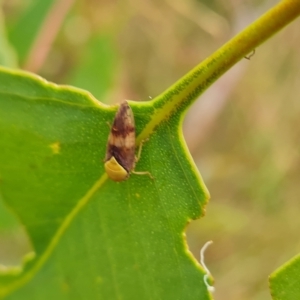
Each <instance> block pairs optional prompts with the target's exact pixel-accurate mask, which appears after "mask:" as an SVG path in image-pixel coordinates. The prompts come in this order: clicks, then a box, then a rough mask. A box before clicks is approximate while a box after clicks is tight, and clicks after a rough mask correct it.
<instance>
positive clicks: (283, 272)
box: [269, 255, 300, 300]
mask: <svg viewBox="0 0 300 300" xmlns="http://www.w3.org/2000/svg"><path fill="white" fill-rule="evenodd" d="M299 274H300V255H297V256H296V257H294V258H293V259H291V260H290V261H289V262H287V263H286V264H284V265H283V266H281V267H280V268H279V269H278V270H277V271H275V272H274V273H273V274H272V275H271V276H270V279H269V281H270V290H271V295H272V298H273V299H274V300H294V299H300V285H299Z"/></svg>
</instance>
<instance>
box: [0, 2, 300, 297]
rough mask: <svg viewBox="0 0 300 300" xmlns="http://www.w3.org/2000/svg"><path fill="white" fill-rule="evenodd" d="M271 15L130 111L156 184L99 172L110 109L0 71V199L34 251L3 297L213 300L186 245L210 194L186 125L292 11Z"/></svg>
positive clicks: (10, 277)
mask: <svg viewBox="0 0 300 300" xmlns="http://www.w3.org/2000/svg"><path fill="white" fill-rule="evenodd" d="M287 3H289V5H288V7H287V8H286V10H284V8H285V6H286V5H287ZM291 3H293V5H292V4H291ZM278 7H279V8H281V9H278ZM278 7H277V8H276V9H274V10H272V11H271V12H270V13H268V14H266V15H265V16H263V17H262V18H261V19H260V20H259V21H257V22H255V23H254V24H253V25H251V26H249V27H248V28H247V29H246V30H245V31H244V32H243V33H241V34H240V35H238V36H237V37H235V38H234V39H232V40H231V41H230V42H229V43H227V44H226V45H225V46H223V47H222V48H221V49H220V50H219V51H217V52H216V53H215V54H213V55H212V56H211V57H209V58H208V59H206V60H205V61H204V62H203V63H202V64H200V65H199V66H197V67H196V68H195V69H194V70H192V71H191V72H190V73H188V74H187V75H186V76H184V77H183V78H182V79H181V80H179V81H178V82H177V83H175V85H174V86H172V87H170V88H169V89H168V90H167V91H166V92H164V93H163V94H162V95H159V96H158V97H156V98H155V99H154V100H153V101H151V102H147V103H139V104H138V103H134V102H130V105H131V107H132V109H133V112H134V116H135V119H136V127H137V134H138V137H137V145H138V144H140V143H141V142H142V141H143V140H146V139H148V140H147V142H146V143H145V145H144V148H143V152H142V156H141V160H140V161H139V163H138V164H137V167H136V170H137V171H150V172H151V174H152V175H153V176H154V178H155V179H154V180H152V179H150V178H149V177H148V176H136V175H132V176H131V177H130V179H129V180H128V181H125V182H121V183H116V182H112V181H110V180H108V178H107V176H106V174H105V173H104V168H103V158H104V155H105V148H106V147H105V145H106V141H107V137H108V134H109V126H107V122H109V123H111V122H112V120H113V117H114V114H115V112H116V109H117V108H116V107H112V108H111V107H108V106H104V105H103V104H101V103H99V102H98V101H97V100H96V99H94V98H93V97H92V96H91V95H90V94H89V93H87V92H84V91H82V90H79V89H75V88H71V87H59V86H56V85H54V84H51V83H48V82H46V81H44V80H43V79H41V78H39V77H35V76H33V75H30V74H27V73H22V72H13V71H9V70H6V69H0V136H1V139H0V189H1V193H2V195H3V198H4V200H5V202H6V204H7V205H8V206H9V207H10V208H11V209H12V210H13V211H15V212H16V214H17V215H18V217H19V219H20V220H21V222H22V224H23V225H24V227H25V228H26V230H27V232H28V235H29V237H30V239H31V242H32V246H33V249H34V251H35V254H34V255H28V256H27V257H26V259H25V261H24V264H23V266H22V269H18V268H15V269H8V270H7V271H6V272H4V271H3V272H2V275H1V276H0V297H2V298H6V299H67V298H68V299H210V298H211V296H210V294H209V293H208V291H207V288H206V286H205V284H204V281H203V276H204V271H203V270H202V268H201V267H200V266H199V265H198V264H197V263H196V261H195V259H194V258H193V257H192V256H191V254H190V253H189V252H188V249H187V247H186V243H185V240H184V230H185V227H186V225H187V223H188V222H189V221H190V220H191V219H196V218H199V217H200V216H202V215H203V213H204V209H205V205H206V203H207V199H208V192H207V191H206V188H205V186H204V184H203V182H202V180H201V177H200V175H199V174H198V172H197V170H196V168H195V166H194V164H193V162H192V160H191V157H190V155H189V153H188V151H187V149H186V146H185V143H184V141H183V138H182V132H181V124H182V119H183V116H184V113H185V111H186V109H187V108H188V107H189V106H190V105H191V103H192V102H193V101H194V100H195V99H196V97H197V96H198V95H199V94H200V93H202V92H203V91H204V90H205V89H207V87H208V86H209V85H210V84H212V83H213V82H214V81H215V80H216V79H217V78H218V77H219V76H221V75H222V74H223V73H224V72H225V71H226V70H228V69H229V68H230V67H231V66H232V65H234V64H235V63H236V62H237V61H239V60H240V59H242V58H243V57H244V56H245V55H246V54H247V53H250V52H251V50H252V49H253V48H255V47H257V46H258V45H259V44H260V43H262V42H263V41H264V40H266V39H267V38H268V37H270V35H271V34H274V32H276V31H278V30H279V29H280V28H282V27H283V26H285V25H286V24H287V23H288V22H290V21H291V20H292V19H294V18H295V17H296V16H297V15H298V14H299V13H300V3H296V2H289V1H284V2H281V3H280V4H279V5H278ZM266 24H268V25H269V26H266Z"/></svg>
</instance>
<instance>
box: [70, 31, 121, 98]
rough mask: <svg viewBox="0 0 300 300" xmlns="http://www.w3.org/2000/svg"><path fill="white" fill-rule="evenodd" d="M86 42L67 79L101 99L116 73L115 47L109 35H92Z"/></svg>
mask: <svg viewBox="0 0 300 300" xmlns="http://www.w3.org/2000/svg"><path fill="white" fill-rule="evenodd" d="M88 43H89V45H88V46H87V47H86V48H85V49H84V51H83V53H81V55H80V56H81V59H80V61H79V63H78V65H77V67H76V68H74V69H73V70H72V74H70V78H69V79H68V80H67V81H68V82H69V83H70V84H72V85H74V86H77V87H80V88H84V89H86V90H88V91H90V92H91V93H92V94H93V95H94V96H95V97H97V98H98V99H103V98H104V96H105V94H106V93H107V91H108V90H109V89H110V88H111V86H112V82H113V79H114V77H115V74H116V71H115V65H116V54H115V49H114V47H113V46H112V41H111V37H109V36H107V35H98V36H96V37H93V38H92V39H91V40H90V41H89V42H88Z"/></svg>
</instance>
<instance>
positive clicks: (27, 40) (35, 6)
mask: <svg viewBox="0 0 300 300" xmlns="http://www.w3.org/2000/svg"><path fill="white" fill-rule="evenodd" d="M53 3H54V0H43V1H40V0H33V1H30V4H29V5H28V6H27V7H26V8H25V10H24V12H23V13H22V15H21V17H20V18H18V20H17V22H16V23H14V24H13V25H12V26H11V27H10V28H9V32H8V35H9V39H10V41H11V43H12V45H13V46H14V48H15V50H16V51H17V53H18V57H19V59H20V62H21V63H22V62H23V61H24V59H25V58H26V56H27V55H28V52H29V51H30V48H31V46H32V44H33V42H34V40H35V38H36V36H37V34H38V33H39V30H40V28H41V24H42V23H43V22H44V19H45V17H46V15H47V13H48V11H49V9H50V8H51V6H52V4H53Z"/></svg>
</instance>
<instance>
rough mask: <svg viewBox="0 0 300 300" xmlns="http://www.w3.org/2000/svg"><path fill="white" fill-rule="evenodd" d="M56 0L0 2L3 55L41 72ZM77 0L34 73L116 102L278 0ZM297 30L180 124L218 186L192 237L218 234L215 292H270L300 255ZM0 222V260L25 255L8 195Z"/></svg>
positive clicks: (152, 90) (194, 247) (240, 69)
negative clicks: (273, 280)
mask: <svg viewBox="0 0 300 300" xmlns="http://www.w3.org/2000/svg"><path fill="white" fill-rule="evenodd" d="M58 2H60V3H61V5H63V3H64V2H68V1H66V0H62V1H53V0H52V1H44V0H30V1H29V0H28V1H22V0H13V1H12V0H2V2H0V3H1V7H2V13H3V16H4V22H5V25H6V31H7V33H6V36H7V37H8V39H7V40H6V39H5V35H4V33H3V34H2V33H1V31H0V34H1V39H0V41H1V40H5V42H6V44H4V43H2V42H1V43H0V54H1V55H0V58H1V64H6V65H8V66H12V67H15V62H14V59H11V57H14V53H17V54H18V59H19V67H20V68H25V69H29V70H34V67H31V66H30V64H28V57H29V56H30V54H32V53H33V50H32V49H33V45H34V43H35V41H36V38H37V37H38V35H39V34H41V33H42V35H43V36H50V34H48V32H47V30H49V28H54V27H55V26H50V27H48V29H47V28H46V27H43V24H44V23H45V19H47V20H48V22H49V24H50V25H51V24H57V19H58V16H57V14H54V13H53V10H51V9H52V8H53V5H57V3H58ZM69 2H70V3H71V4H70V6H69V9H68V10H67V12H66V13H65V16H64V18H63V22H61V24H59V25H60V26H59V29H58V30H57V33H56V34H55V38H54V40H53V43H52V42H51V43H50V44H47V43H46V42H45V44H44V46H45V47H46V48H47V52H46V56H45V59H44V60H43V61H42V64H41V66H40V67H39V68H36V69H35V70H34V72H36V73H38V74H40V75H41V76H43V77H45V78H46V79H47V80H50V81H53V82H55V83H58V84H74V85H76V86H78V87H80V88H84V89H87V90H89V91H90V92H91V93H93V94H94V95H95V96H96V97H97V98H98V99H99V100H100V101H102V102H106V103H113V102H120V101H121V100H123V99H131V100H136V101H139V100H140V101H146V100H147V99H149V97H154V96H156V95H158V94H159V93H160V92H162V91H163V90H165V89H166V88H167V87H168V86H169V85H171V84H172V83H173V82H174V81H176V80H177V79H179V78H180V77H181V76H182V75H184V74H185V73H186V72H187V71H189V70H190V69H191V68H192V67H194V66H195V65H196V64H198V63H199V62H200V61H201V60H203V59H205V58H206V57H207V56H208V55H209V54H210V53H212V52H213V51H215V50H217V49H218V47H220V46H221V45H222V44H223V43H225V42H226V41H227V40H228V39H230V38H231V37H232V36H234V34H235V33H236V32H238V31H240V30H241V29H242V28H244V27H245V26H246V25H247V24H249V23H251V21H253V20H255V18H256V17H258V16H260V15H261V14H262V13H264V12H265V11H266V10H267V9H268V8H270V7H272V6H273V5H275V4H276V3H277V2H278V1H275V0H265V1H261V0H248V1H234V0H229V1H225V0H214V1H199V0H198V1H196V0H193V1H192V0H189V1H175V2H173V1H171V0H164V1H151V2H150V1H137V0H128V1H121V2H117V1H92V0H89V1H82V0H81V1H79V0H78V1H73V2H72V1H69ZM0 15H1V14H0ZM51 22H52V23H51ZM43 28H44V32H43V31H42V32H41V30H42V29H43ZM299 28H300V20H299V19H298V20H296V21H295V22H293V23H292V24H291V25H290V26H288V27H287V28H286V29H284V30H283V31H282V32H280V33H279V34H277V35H276V36H274V37H273V38H272V39H270V40H269V41H267V42H266V43H265V44H264V45H262V46H261V47H259V48H258V49H256V51H255V55H254V56H253V57H252V58H251V59H250V60H246V59H245V60H243V61H241V62H240V63H239V64H238V65H237V66H236V67H235V68H234V70H233V71H232V72H229V74H226V75H225V76H223V78H221V79H220V80H219V81H218V82H217V83H216V84H214V85H213V86H212V87H211V88H210V89H209V91H208V92H207V93H206V94H204V95H203V96H202V97H201V99H199V104H200V105H198V103H195V105H194V107H193V109H191V111H190V113H189V114H188V115H187V118H186V122H185V124H184V132H185V135H186V140H187V143H188V145H189V147H190V149H191V152H192V155H193V157H194V160H195V162H196V164H197V165H198V167H199V170H200V172H201V174H202V176H203V178H204V181H205V183H206V185H207V187H208V189H209V190H210V193H211V202H210V204H209V205H208V207H207V215H206V217H205V218H203V219H201V220H198V221H194V222H192V223H191V224H190V225H189V227H188V229H187V240H188V244H189V247H190V250H191V251H192V252H193V253H194V255H195V257H196V258H197V259H199V250H200V248H201V247H202V246H203V244H204V243H205V242H206V241H208V240H213V241H214V244H213V245H212V246H211V247H210V248H209V249H208V250H207V252H206V263H207V265H208V266H209V268H210V270H211V272H212V274H213V276H214V278H215V281H216V282H215V287H216V292H215V298H216V299H231V300H235V299H244V300H247V299H251V300H261V299H271V297H270V296H269V291H268V281H267V280H268V275H269V274H270V273H271V272H272V271H273V270H275V269H276V268H277V267H278V266H280V265H281V264H283V263H284V262H285V261H287V260H288V259H289V258H291V257H292V256H294V255H295V254H297V253H298V252H297V251H298V249H299V246H300V241H299V233H298V232H299V228H300V218H299V217H298V209H297V208H298V207H299V196H298V195H299V194H300V185H299V182H300V167H299V166H300V163H299V150H298V149H299V134H300V124H299V123H300V121H299V111H300V102H299V95H300V85H299V78H300V73H299V72H300V71H299V70H300V67H299V66H300V55H299V47H300V38H299ZM46 41H47V40H46ZM37 50H38V51H37V53H39V50H40V49H37ZM3 53H4V54H3ZM2 57H7V58H9V59H6V60H4V59H2ZM201 103H204V104H206V105H202V104H201ZM201 105H202V106H201ZM200 116H205V117H203V118H201V117H200ZM0 200H1V199H0ZM0 220H1V221H0V248H1V249H2V251H0V261H1V263H4V264H16V263H19V262H20V259H21V256H22V255H23V254H24V253H26V252H28V251H29V250H28V249H29V245H28V241H27V240H26V236H25V233H24V232H23V231H22V227H21V226H17V224H18V223H17V220H15V219H14V217H13V216H11V215H10V213H9V211H8V210H6V209H5V208H4V207H3V204H2V203H1V205H0ZM7 245H9V246H7ZM3 249H4V250H5V251H4V250H3Z"/></svg>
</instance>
